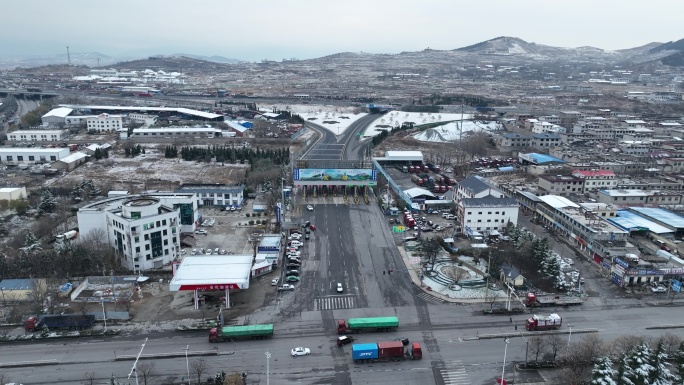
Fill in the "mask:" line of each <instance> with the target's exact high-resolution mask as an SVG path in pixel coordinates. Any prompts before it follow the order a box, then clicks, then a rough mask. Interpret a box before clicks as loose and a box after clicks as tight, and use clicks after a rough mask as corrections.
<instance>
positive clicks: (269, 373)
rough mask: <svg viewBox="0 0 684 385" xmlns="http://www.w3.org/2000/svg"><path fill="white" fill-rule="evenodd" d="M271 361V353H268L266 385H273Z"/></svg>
mask: <svg viewBox="0 0 684 385" xmlns="http://www.w3.org/2000/svg"><path fill="white" fill-rule="evenodd" d="M270 360H271V353H269V352H266V385H271V370H270V368H269V361H270Z"/></svg>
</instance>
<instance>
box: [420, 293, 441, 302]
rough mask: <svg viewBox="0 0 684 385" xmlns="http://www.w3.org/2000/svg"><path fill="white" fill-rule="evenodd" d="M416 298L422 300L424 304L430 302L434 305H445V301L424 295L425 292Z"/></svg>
mask: <svg viewBox="0 0 684 385" xmlns="http://www.w3.org/2000/svg"><path fill="white" fill-rule="evenodd" d="M417 297H419V298H420V299H422V300H423V301H425V302H430V303H434V304H442V303H446V301H444V300H443V299H439V298H437V297H435V296H433V295H430V294H428V293H425V292H423V293H420V294H418V295H417Z"/></svg>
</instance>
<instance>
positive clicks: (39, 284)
mask: <svg viewBox="0 0 684 385" xmlns="http://www.w3.org/2000/svg"><path fill="white" fill-rule="evenodd" d="M35 288H39V289H41V290H43V291H47V283H46V282H45V279H44V278H38V279H31V278H23V279H3V280H2V281H0V301H2V302H25V301H31V299H32V293H33V291H34V289H35Z"/></svg>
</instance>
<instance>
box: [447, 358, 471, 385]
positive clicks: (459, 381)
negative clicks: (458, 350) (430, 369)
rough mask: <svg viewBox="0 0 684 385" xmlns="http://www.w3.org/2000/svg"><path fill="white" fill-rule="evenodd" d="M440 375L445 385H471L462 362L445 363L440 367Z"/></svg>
mask: <svg viewBox="0 0 684 385" xmlns="http://www.w3.org/2000/svg"><path fill="white" fill-rule="evenodd" d="M439 373H440V375H441V376H442V380H444V385H470V384H471V382H470V379H469V378H468V373H466V369H465V366H463V362H461V361H450V362H445V363H444V364H443V365H440V367H439Z"/></svg>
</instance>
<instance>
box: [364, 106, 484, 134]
mask: <svg viewBox="0 0 684 385" xmlns="http://www.w3.org/2000/svg"><path fill="white" fill-rule="evenodd" d="M461 119H464V120H468V119H472V115H469V114H463V117H461V114H446V113H444V114H443V113H431V112H404V111H391V112H388V113H387V114H385V115H381V116H379V117H378V118H377V119H376V120H375V121H374V122H373V123H371V124H370V126H368V128H367V129H366V132H364V133H363V137H364V138H370V137H373V136H376V135H378V134H380V133H381V132H383V131H387V130H390V129H392V128H394V127H401V125H402V124H404V123H405V122H413V124H414V125H416V126H419V125H421V124H429V123H439V122H449V121H454V120H455V121H459V120H461ZM378 126H380V127H378ZM385 126H387V127H385Z"/></svg>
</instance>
